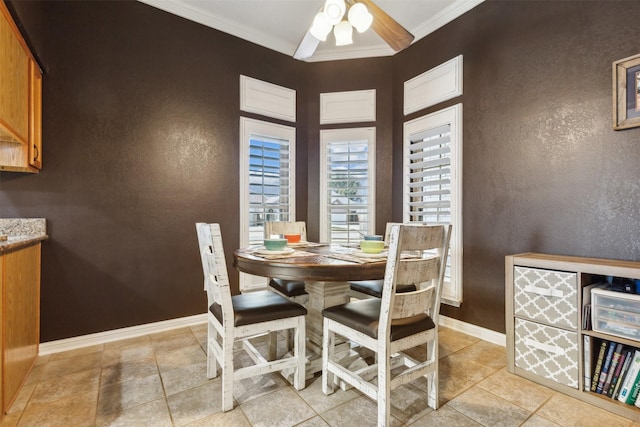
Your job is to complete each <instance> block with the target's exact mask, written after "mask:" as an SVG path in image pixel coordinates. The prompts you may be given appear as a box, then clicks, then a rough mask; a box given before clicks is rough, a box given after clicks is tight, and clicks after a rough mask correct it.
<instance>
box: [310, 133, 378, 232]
mask: <svg viewBox="0 0 640 427" xmlns="http://www.w3.org/2000/svg"><path fill="white" fill-rule="evenodd" d="M374 228H375V128H353V129H332V130H322V131H320V240H321V241H328V242H333V243H354V242H359V241H360V240H362V235H363V234H372V233H375V229H374Z"/></svg>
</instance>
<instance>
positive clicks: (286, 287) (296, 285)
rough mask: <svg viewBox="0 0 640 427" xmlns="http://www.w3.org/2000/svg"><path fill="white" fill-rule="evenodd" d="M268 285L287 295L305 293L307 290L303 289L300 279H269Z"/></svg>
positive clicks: (292, 295)
mask: <svg viewBox="0 0 640 427" xmlns="http://www.w3.org/2000/svg"><path fill="white" fill-rule="evenodd" d="M269 286H271V287H272V288H274V289H277V290H278V291H279V292H280V293H282V294H283V295H286V296H288V297H298V296H300V295H307V291H305V290H304V282H303V281H300V280H285V279H271V280H269Z"/></svg>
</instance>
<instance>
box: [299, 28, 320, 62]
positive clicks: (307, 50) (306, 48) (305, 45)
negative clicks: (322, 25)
mask: <svg viewBox="0 0 640 427" xmlns="http://www.w3.org/2000/svg"><path fill="white" fill-rule="evenodd" d="M319 44H320V40H318V39H317V38H315V37H313V36H312V35H311V33H310V32H309V31H307V33H306V34H305V35H304V37H303V38H302V41H300V44H299V45H298V48H297V49H296V51H295V53H294V54H293V57H294V58H295V59H307V58H310V57H311V55H313V53H314V52H315V51H316V49H317V48H318V45H319Z"/></svg>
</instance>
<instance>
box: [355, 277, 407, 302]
mask: <svg viewBox="0 0 640 427" xmlns="http://www.w3.org/2000/svg"><path fill="white" fill-rule="evenodd" d="M383 284H384V280H358V281H354V282H349V286H350V287H351V289H352V290H354V291H357V292H361V293H363V294H367V295H371V296H372V297H376V298H382V285H383ZM415 290H416V286H415V285H398V286H397V287H396V293H398V294H400V293H402V292H413V291H415Z"/></svg>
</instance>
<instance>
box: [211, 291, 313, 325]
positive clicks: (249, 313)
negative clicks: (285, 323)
mask: <svg viewBox="0 0 640 427" xmlns="http://www.w3.org/2000/svg"><path fill="white" fill-rule="evenodd" d="M231 301H232V303H233V310H234V313H235V316H234V326H242V325H252V324H254V323H261V322H268V321H270V320H277V319H286V318H289V317H295V316H303V315H305V314H307V309H306V308H304V307H303V306H301V305H300V304H297V303H295V302H292V301H290V300H288V299H286V298H285V297H283V296H281V295H278V294H276V293H273V292H269V291H261V292H250V293H246V294H241V295H234V296H232V297H231ZM209 311H211V313H212V314H213V315H214V316H215V318H216V319H218V321H219V322H220V323H223V321H222V308H221V307H220V305H219V304H218V303H213V304H211V307H209Z"/></svg>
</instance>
